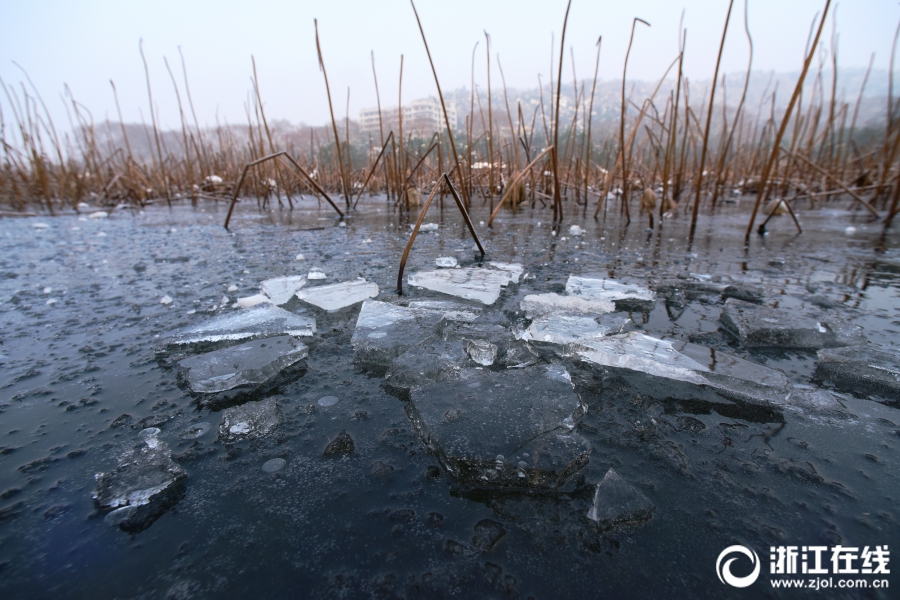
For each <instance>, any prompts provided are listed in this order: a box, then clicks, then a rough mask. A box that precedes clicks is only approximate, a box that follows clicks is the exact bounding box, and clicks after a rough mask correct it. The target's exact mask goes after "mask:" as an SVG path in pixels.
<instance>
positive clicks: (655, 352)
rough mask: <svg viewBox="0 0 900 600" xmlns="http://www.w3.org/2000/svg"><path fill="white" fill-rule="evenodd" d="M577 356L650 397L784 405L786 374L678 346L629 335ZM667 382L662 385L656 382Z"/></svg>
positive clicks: (587, 347) (592, 345)
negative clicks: (615, 375) (660, 379)
mask: <svg viewBox="0 0 900 600" xmlns="http://www.w3.org/2000/svg"><path fill="white" fill-rule="evenodd" d="M581 346H582V347H583V349H580V350H577V355H578V356H579V357H580V358H582V359H584V360H585V361H587V362H588V363H592V364H594V365H597V366H599V367H601V368H603V369H608V370H610V371H612V372H614V373H615V374H617V375H619V376H621V377H623V378H624V379H625V380H626V381H627V382H628V384H629V385H630V386H631V387H632V388H633V389H635V390H636V391H638V392H639V393H643V394H646V395H648V396H652V397H661V398H671V399H675V398H682V399H688V400H690V399H695V400H702V401H705V402H712V403H725V404H731V403H732V401H738V402H747V403H751V404H758V405H764V406H773V405H774V406H781V405H784V404H785V403H786V402H787V400H788V398H789V397H790V392H791V387H790V383H789V381H788V379H787V377H785V375H784V373H782V372H781V371H777V370H775V369H770V368H768V367H764V366H762V365H759V364H757V363H754V362H750V361H747V360H743V359H741V358H738V357H736V356H732V355H730V354H726V353H724V352H719V351H717V350H715V349H714V348H706V347H704V346H699V345H697V344H690V343H688V342H683V341H680V340H671V341H670V340H659V339H656V338H653V337H650V336H648V335H645V334H643V333H640V332H637V331H632V332H629V333H626V334H623V335H618V336H612V337H606V338H602V339H597V340H591V341H583V342H581ZM657 378H663V379H665V380H667V383H666V384H664V385H661V384H660V382H659V379H657Z"/></svg>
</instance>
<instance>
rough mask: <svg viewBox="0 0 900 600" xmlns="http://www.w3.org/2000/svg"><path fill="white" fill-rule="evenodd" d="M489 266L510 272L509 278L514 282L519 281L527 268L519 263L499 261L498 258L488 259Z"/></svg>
mask: <svg viewBox="0 0 900 600" xmlns="http://www.w3.org/2000/svg"><path fill="white" fill-rule="evenodd" d="M488 266H489V267H491V268H492V269H498V270H500V271H506V272H507V273H509V279H510V281H512V282H513V283H519V277H521V276H522V272H523V271H524V270H525V268H524V267H523V266H522V265H520V264H519V263H508V262H499V261H496V260H492V261H488Z"/></svg>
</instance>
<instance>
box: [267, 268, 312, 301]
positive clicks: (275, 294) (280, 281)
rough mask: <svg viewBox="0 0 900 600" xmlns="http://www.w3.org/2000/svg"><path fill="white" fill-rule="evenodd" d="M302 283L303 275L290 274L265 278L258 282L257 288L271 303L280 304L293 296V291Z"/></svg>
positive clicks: (303, 281)
mask: <svg viewBox="0 0 900 600" xmlns="http://www.w3.org/2000/svg"><path fill="white" fill-rule="evenodd" d="M304 285H306V277H305V276H303V275H291V276H288V277H275V278H273V279H266V280H265V281H263V282H261V283H260V284H259V289H261V290H262V292H263V294H265V295H266V296H268V297H269V298H270V299H271V300H272V303H273V304H276V305H278V306H281V305H282V304H286V303H287V302H288V300H290V299H291V298H293V297H294V293H296V291H297V290H299V289H300V288H302V287H303V286H304Z"/></svg>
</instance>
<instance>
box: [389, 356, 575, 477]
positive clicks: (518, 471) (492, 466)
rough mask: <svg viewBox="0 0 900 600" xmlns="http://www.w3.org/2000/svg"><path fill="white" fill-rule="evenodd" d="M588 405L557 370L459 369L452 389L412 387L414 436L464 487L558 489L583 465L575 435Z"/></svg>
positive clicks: (431, 385)
mask: <svg viewBox="0 0 900 600" xmlns="http://www.w3.org/2000/svg"><path fill="white" fill-rule="evenodd" d="M585 410H586V406H585V405H584V404H583V403H582V402H581V401H580V400H579V398H578V396H577V395H576V394H575V391H574V389H573V386H572V383H571V380H570V378H569V376H568V372H566V370H565V368H563V367H562V366H561V365H546V366H534V367H527V368H524V369H508V370H503V371H497V372H494V371H490V370H487V369H463V370H462V371H461V372H460V376H459V379H458V380H457V381H455V382H454V384H453V385H448V384H447V383H446V382H438V383H429V384H425V385H420V386H413V387H412V388H411V390H410V401H409V402H408V403H407V405H406V412H407V415H408V416H409V417H410V420H411V421H412V423H413V425H414V426H415V428H416V431H417V432H418V433H419V436H420V437H421V438H422V440H423V442H424V443H425V445H426V446H427V447H428V449H429V450H430V451H431V452H432V453H434V454H435V456H436V457H437V459H438V461H440V463H441V465H442V466H443V467H444V469H445V470H446V471H447V473H449V474H450V475H451V476H452V477H453V478H454V479H455V481H456V483H457V484H458V485H459V486H460V487H462V488H483V489H511V490H535V489H537V490H544V491H550V490H554V489H557V488H559V487H560V486H562V485H563V484H565V482H566V481H567V480H568V479H569V478H570V477H571V476H572V475H573V474H575V473H577V472H578V471H579V470H581V469H582V468H583V467H584V466H585V465H586V464H587V461H588V455H589V453H590V450H591V446H590V443H589V442H588V441H587V440H586V439H584V438H583V437H581V436H580V435H579V434H577V433H575V432H574V431H573V428H574V426H575V423H576V422H577V421H578V420H579V419H580V418H581V417H582V416H583V415H584V412H585Z"/></svg>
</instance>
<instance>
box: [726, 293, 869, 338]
mask: <svg viewBox="0 0 900 600" xmlns="http://www.w3.org/2000/svg"><path fill="white" fill-rule="evenodd" d="M719 320H720V321H721V323H722V328H723V329H724V330H725V331H727V332H728V333H729V334H731V335H732V336H734V337H735V338H737V339H738V340H739V341H740V342H741V344H743V345H744V346H746V347H748V348H766V347H771V348H811V349H818V348H836V347H839V346H850V345H853V344H861V343H863V342H864V341H865V337H864V336H863V335H862V328H861V327H858V326H856V325H852V324H850V323H847V322H846V321H841V320H839V319H836V318H834V317H831V316H824V315H823V316H821V317H811V316H806V315H804V314H798V312H797V311H785V310H778V309H775V308H770V307H768V306H757V305H756V304H751V303H749V302H743V301H741V300H735V299H733V298H729V299H728V300H726V301H725V308H724V309H723V310H722V314H721V316H720V317H719Z"/></svg>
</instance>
